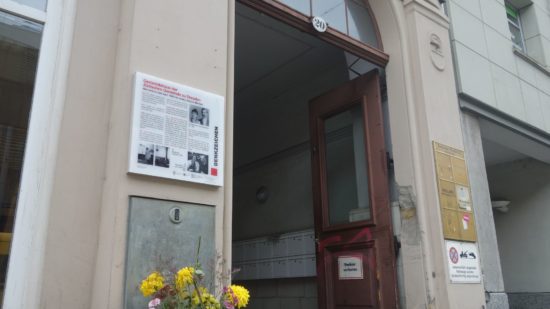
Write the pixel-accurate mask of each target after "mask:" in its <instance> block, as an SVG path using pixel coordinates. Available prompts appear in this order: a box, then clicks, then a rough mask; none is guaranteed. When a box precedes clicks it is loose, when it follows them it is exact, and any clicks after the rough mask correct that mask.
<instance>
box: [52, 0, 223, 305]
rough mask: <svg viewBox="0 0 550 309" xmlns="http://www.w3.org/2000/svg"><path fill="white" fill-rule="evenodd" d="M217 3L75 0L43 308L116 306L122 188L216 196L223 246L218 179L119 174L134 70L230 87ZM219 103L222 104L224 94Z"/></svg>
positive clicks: (208, 199) (211, 200)
mask: <svg viewBox="0 0 550 309" xmlns="http://www.w3.org/2000/svg"><path fill="white" fill-rule="evenodd" d="M220 4H221V3H220V2H219V1H214V0H206V1H177V0H172V1H164V2H163V3H162V5H160V4H159V3H158V2H152V1H140V0H136V1H124V2H122V1H79V2H78V8H77V18H76V25H75V33H74V37H75V40H74V43H73V47H72V50H71V63H70V71H69V82H68V85H67V89H68V90H67V98H66V103H65V109H64V117H63V122H62V128H61V132H60V143H59V154H58V162H59V164H58V165H57V168H56V171H55V180H54V182H55V185H54V193H53V198H52V201H51V203H52V210H51V212H50V224H49V230H48V240H47V252H46V257H45V262H44V265H45V276H44V283H43V287H44V288H43V293H42V295H43V297H42V301H41V303H42V305H43V307H44V308H90V307H93V308H95V307H101V308H121V307H122V295H123V293H122V291H123V280H124V259H125V242H126V229H127V222H126V221H127V209H128V200H129V199H128V196H130V195H140V196H147V197H152V198H162V199H169V200H177V201H185V202H192V203H201V204H209V205H216V222H217V229H216V237H217V241H216V247H217V248H218V250H219V251H220V252H221V251H222V243H223V239H222V229H223V222H224V221H223V212H224V208H223V204H224V203H223V201H224V188H216V187H210V186H204V185H195V184H189V183H185V182H176V181H168V180H161V179H157V178H152V177H142V176H135V175H128V174H127V166H128V146H129V134H130V112H131V103H132V92H131V90H132V85H133V75H134V73H135V72H136V71H142V72H146V73H148V74H152V75H156V76H159V77H162V78H165V79H169V80H173V81H175V82H178V83H182V84H186V85H190V86H192V87H196V88H199V89H204V90H206V91H210V92H213V93H216V94H219V95H222V96H224V97H227V96H228V92H229V93H231V91H232V89H231V88H232V75H229V74H228V67H229V66H230V65H231V63H232V60H231V58H230V55H231V53H228V43H229V42H228V39H229V38H231V37H232V34H231V29H232V27H231V26H229V27H228V24H229V21H228V18H229V17H230V16H229V15H230V14H229V9H230V7H231V5H232V3H231V2H229V3H224V4H223V5H220ZM197 29H202V31H197ZM230 96H231V95H230ZM227 104H228V105H229V107H228V109H230V110H231V109H232V107H231V105H230V104H232V103H231V100H227ZM230 116H231V113H228V117H229V119H228V121H227V124H228V125H229V126H230V125H231V122H230V121H231V119H230ZM231 152H232V151H231V149H229V151H227V153H228V154H229V155H227V156H226V162H229V163H230V162H231V160H232V159H231V155H230V154H231ZM227 166H228V167H230V166H231V164H227ZM227 174H229V173H227ZM228 185H230V184H228ZM226 188H231V187H230V186H226ZM229 222H230V221H229ZM227 230H230V227H229V228H228V229H227Z"/></svg>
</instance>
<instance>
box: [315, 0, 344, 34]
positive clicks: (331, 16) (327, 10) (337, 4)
mask: <svg viewBox="0 0 550 309" xmlns="http://www.w3.org/2000/svg"><path fill="white" fill-rule="evenodd" d="M312 5H313V7H312V8H313V16H318V17H322V18H323V19H324V20H325V21H326V22H327V23H328V26H329V27H331V28H333V29H336V30H338V31H340V32H342V33H347V29H346V5H345V3H344V0H323V1H313V3H312Z"/></svg>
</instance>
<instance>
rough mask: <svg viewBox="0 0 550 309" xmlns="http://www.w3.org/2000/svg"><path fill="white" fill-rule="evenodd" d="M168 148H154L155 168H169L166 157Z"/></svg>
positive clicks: (168, 161) (168, 160)
mask: <svg viewBox="0 0 550 309" xmlns="http://www.w3.org/2000/svg"><path fill="white" fill-rule="evenodd" d="M168 150H169V148H168V147H165V146H159V145H157V146H155V166H159V167H166V168H169V167H170V158H169V156H168Z"/></svg>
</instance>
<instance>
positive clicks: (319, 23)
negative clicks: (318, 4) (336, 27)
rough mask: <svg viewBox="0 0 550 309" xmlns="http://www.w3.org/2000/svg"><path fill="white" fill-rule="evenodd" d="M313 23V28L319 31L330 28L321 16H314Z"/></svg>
mask: <svg viewBox="0 0 550 309" xmlns="http://www.w3.org/2000/svg"><path fill="white" fill-rule="evenodd" d="M311 24H312V25H313V28H314V29H315V30H317V31H318V32H325V31H327V28H328V24H327V22H326V21H325V20H324V19H322V18H321V17H319V16H315V17H313V18H312V19H311Z"/></svg>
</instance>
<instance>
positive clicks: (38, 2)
mask: <svg viewBox="0 0 550 309" xmlns="http://www.w3.org/2000/svg"><path fill="white" fill-rule="evenodd" d="M15 2H18V3H20V4H23V5H28V6H30V7H32V8H35V9H39V10H40V11H46V4H47V3H48V1H47V0H15Z"/></svg>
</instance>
